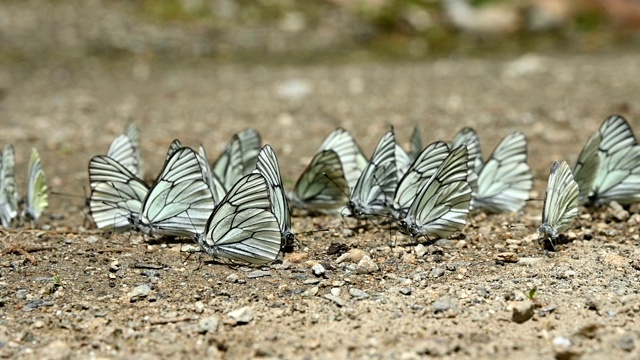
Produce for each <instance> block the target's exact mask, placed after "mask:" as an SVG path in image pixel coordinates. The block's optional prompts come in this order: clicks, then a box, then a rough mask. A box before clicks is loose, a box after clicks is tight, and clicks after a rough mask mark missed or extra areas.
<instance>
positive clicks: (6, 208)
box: [0, 144, 19, 227]
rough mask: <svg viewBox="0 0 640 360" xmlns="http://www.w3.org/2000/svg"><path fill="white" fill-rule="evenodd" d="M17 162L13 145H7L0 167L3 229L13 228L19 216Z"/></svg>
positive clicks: (0, 213)
mask: <svg viewBox="0 0 640 360" xmlns="http://www.w3.org/2000/svg"><path fill="white" fill-rule="evenodd" d="M15 162H16V154H15V150H14V149H13V145H10V144H9V145H5V147H4V150H3V152H2V166H1V167H0V221H2V226H3V227H9V226H11V225H12V223H13V220H14V219H15V218H16V217H17V216H18V203H19V196H18V189H17V186H16V177H15V173H14V166H15Z"/></svg>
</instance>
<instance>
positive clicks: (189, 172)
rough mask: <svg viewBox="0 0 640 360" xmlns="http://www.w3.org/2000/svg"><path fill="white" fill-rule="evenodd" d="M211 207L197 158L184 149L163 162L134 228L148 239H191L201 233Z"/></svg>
mask: <svg viewBox="0 0 640 360" xmlns="http://www.w3.org/2000/svg"><path fill="white" fill-rule="evenodd" d="M214 206H215V204H214V200H213V194H212V192H211V189H210V188H209V183H208V182H207V179H206V178H205V174H204V173H203V171H202V165H201V160H200V157H199V156H198V154H197V153H196V152H195V151H193V150H192V149H191V148H188V147H183V148H180V149H178V150H176V151H175V152H174V153H173V154H172V155H171V157H169V160H167V161H166V162H165V164H164V168H163V169H162V171H161V172H160V175H158V177H157V178H156V180H155V181H154V183H153V184H152V185H151V188H150V189H149V192H148V193H147V196H146V197H145V199H144V201H143V203H142V208H141V210H140V216H139V218H138V219H137V221H134V226H135V228H136V229H138V230H140V231H142V232H143V233H145V234H147V235H155V234H158V235H169V236H191V235H192V234H193V233H194V232H201V231H202V230H203V229H204V227H205V225H206V223H207V220H208V219H209V215H210V214H211V211H212V210H213V208H214ZM134 220H135V219H134Z"/></svg>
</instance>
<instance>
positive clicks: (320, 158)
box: [289, 150, 349, 214]
mask: <svg viewBox="0 0 640 360" xmlns="http://www.w3.org/2000/svg"><path fill="white" fill-rule="evenodd" d="M348 187H349V184H348V183H347V180H346V179H345V177H344V171H343V170H342V162H341V161H340V158H339V157H338V154H337V153H336V152H335V151H333V150H325V151H321V152H319V153H317V154H316V155H315V156H314V157H313V159H312V160H311V163H309V165H308V166H307V168H306V169H305V170H304V172H303V173H302V175H300V178H299V179H298V181H297V182H296V184H295V186H294V188H293V191H292V192H291V193H290V194H289V200H291V203H292V205H293V206H295V207H297V208H300V209H306V210H309V211H315V212H319V213H323V214H337V213H339V212H340V209H341V208H343V207H344V204H346V203H347V201H348V200H349V198H348V196H347V195H346V194H347V189H348Z"/></svg>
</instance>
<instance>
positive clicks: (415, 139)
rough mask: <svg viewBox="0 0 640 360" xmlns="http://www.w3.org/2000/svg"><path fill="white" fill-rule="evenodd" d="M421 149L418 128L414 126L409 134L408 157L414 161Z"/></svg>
mask: <svg viewBox="0 0 640 360" xmlns="http://www.w3.org/2000/svg"><path fill="white" fill-rule="evenodd" d="M422 149H423V147H422V137H421V136H420V130H418V127H417V126H416V127H414V128H413V132H412V133H411V146H410V148H409V155H410V156H411V158H412V159H415V158H417V157H418V155H419V154H420V152H421V151H422Z"/></svg>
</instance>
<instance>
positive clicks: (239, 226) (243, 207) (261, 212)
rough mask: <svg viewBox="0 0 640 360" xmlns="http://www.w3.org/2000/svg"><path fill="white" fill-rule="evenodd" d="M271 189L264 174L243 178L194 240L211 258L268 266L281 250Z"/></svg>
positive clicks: (278, 227) (252, 174)
mask: <svg viewBox="0 0 640 360" xmlns="http://www.w3.org/2000/svg"><path fill="white" fill-rule="evenodd" d="M268 187H269V185H268V184H267V180H266V179H265V177H264V175H262V173H251V174H248V175H245V176H243V177H241V178H240V180H238V181H237V182H236V183H235V184H234V185H233V186H232V187H231V189H229V192H228V193H227V194H226V195H225V197H224V198H223V199H222V201H221V202H220V203H219V204H218V205H217V206H216V207H215V209H214V210H213V212H212V213H211V216H209V218H208V221H207V223H206V224H205V227H204V231H202V232H197V233H196V234H195V235H194V236H193V237H194V240H195V241H196V242H197V243H198V244H200V246H201V247H202V248H203V249H204V251H205V252H207V253H208V254H209V255H211V256H214V257H218V258H226V259H230V260H232V261H244V262H247V263H250V264H257V265H262V264H268V263H270V262H272V261H273V260H275V259H276V257H277V256H278V253H279V252H280V249H281V232H280V224H279V223H278V219H277V218H276V216H275V215H274V214H273V213H272V212H271V209H272V205H271V201H270V193H269V188H268Z"/></svg>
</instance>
